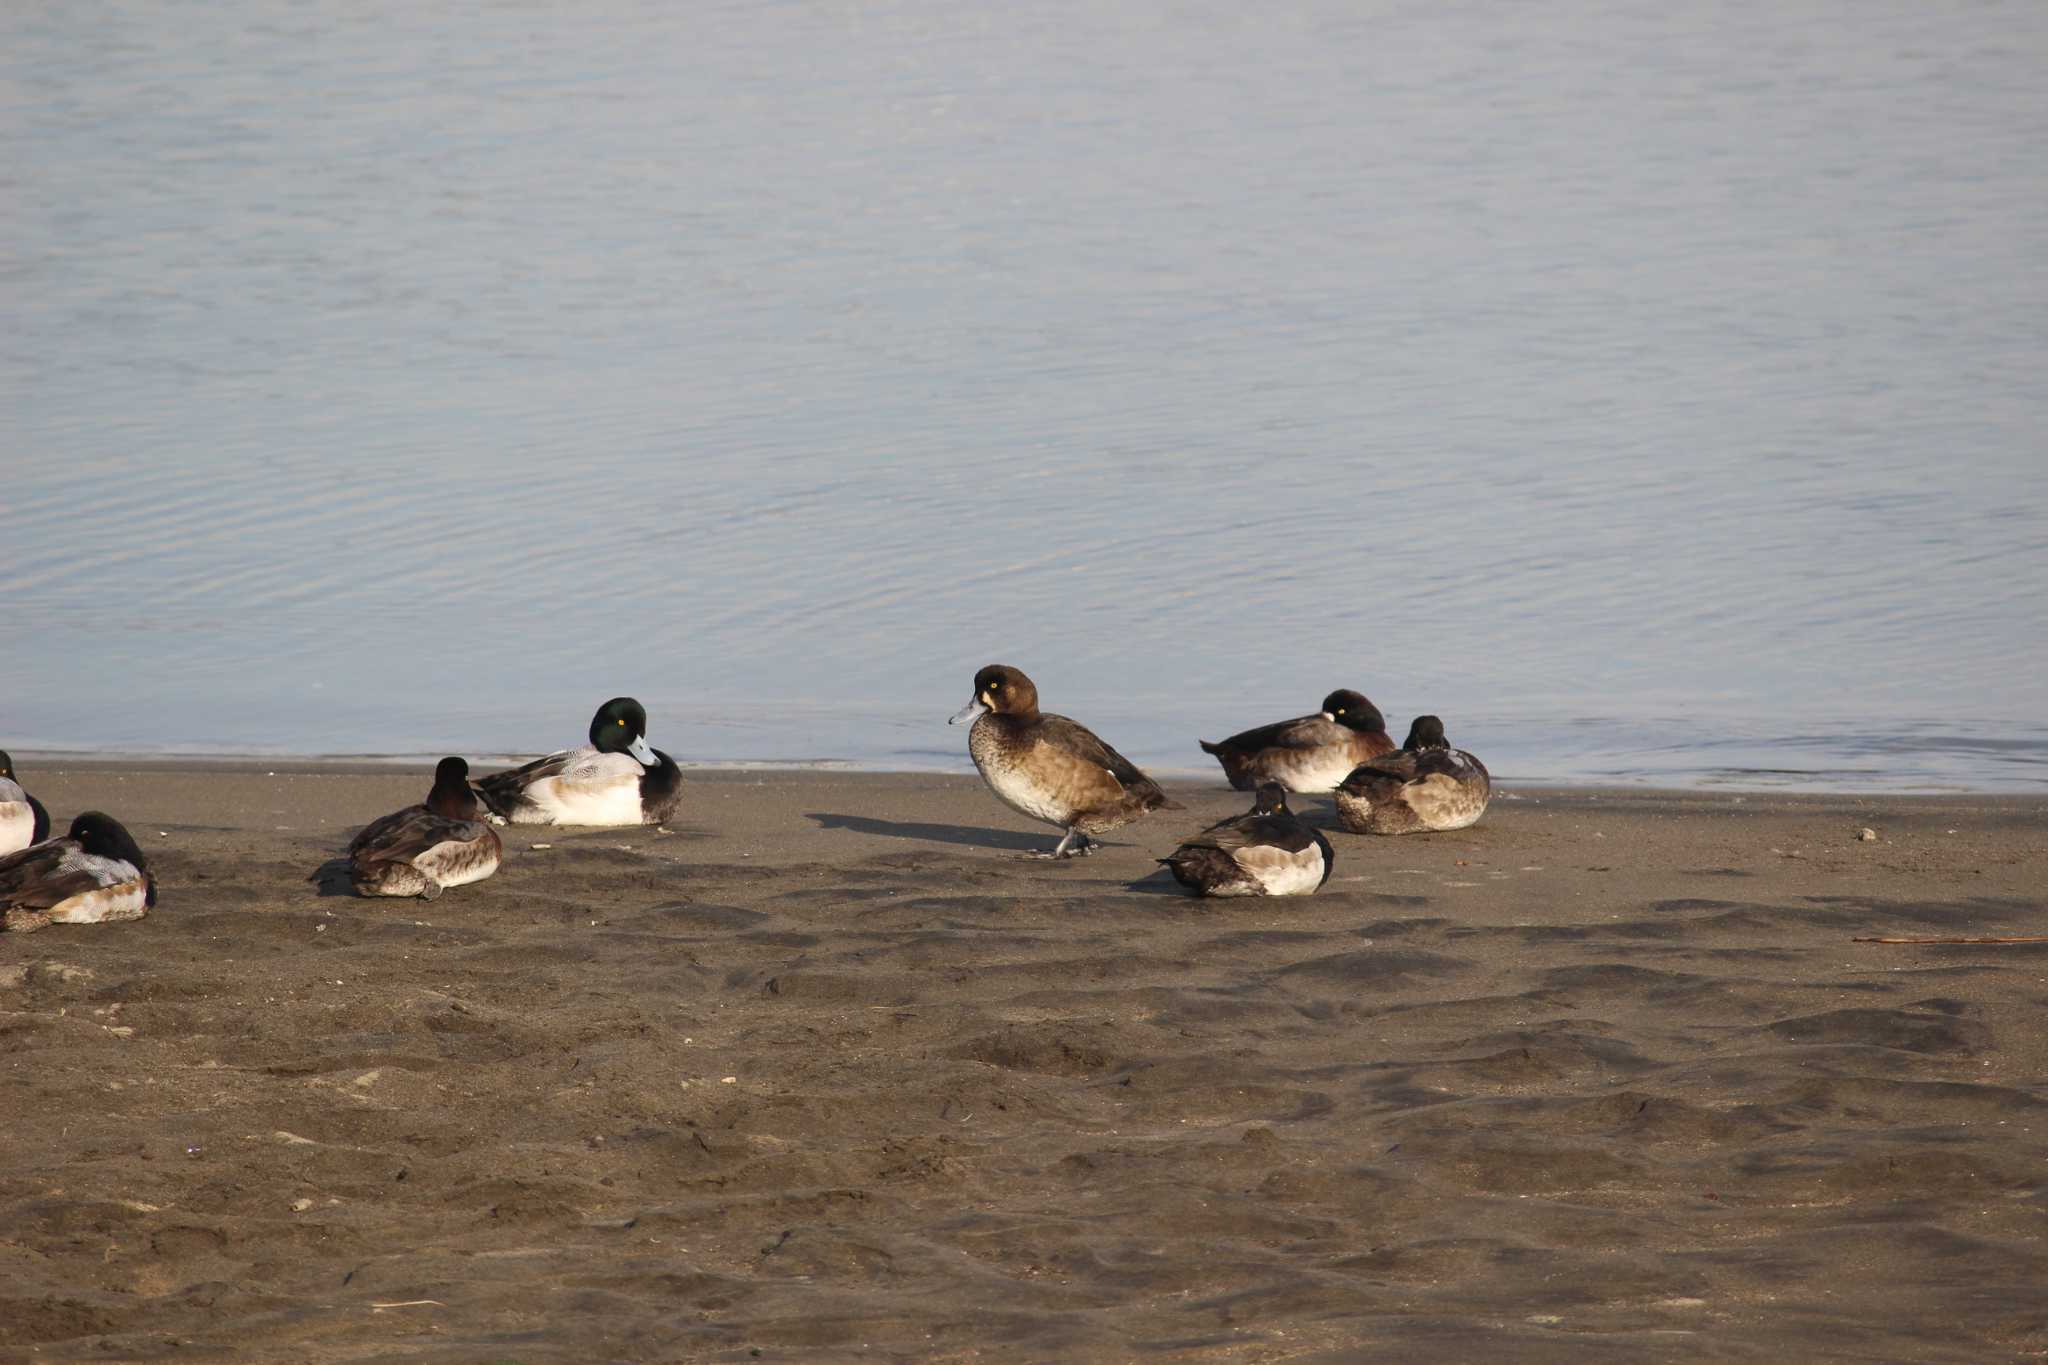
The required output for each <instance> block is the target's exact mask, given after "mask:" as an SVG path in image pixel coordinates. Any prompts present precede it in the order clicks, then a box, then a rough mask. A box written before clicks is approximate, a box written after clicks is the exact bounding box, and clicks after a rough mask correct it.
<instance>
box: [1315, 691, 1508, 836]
mask: <svg viewBox="0 0 2048 1365" xmlns="http://www.w3.org/2000/svg"><path fill="white" fill-rule="evenodd" d="M1492 794H1493V779H1492V778H1491V777H1489V776H1488V775H1487V772H1486V765H1485V764H1484V763H1481V762H1480V761H1479V760H1478V759H1476V758H1474V757H1473V756H1472V755H1471V754H1468V753H1466V752H1465V751H1464V750H1463V749H1453V748H1452V747H1451V742H1450V741H1449V740H1447V739H1445V738H1444V723H1443V721H1442V720H1441V719H1440V718H1438V717H1436V716H1417V717H1416V718H1415V723H1414V724H1412V725H1410V726H1409V727H1408V738H1407V740H1406V741H1405V742H1403V744H1402V745H1401V747H1400V748H1399V749H1397V750H1395V751H1394V752H1393V753H1390V754H1381V755H1380V756H1379V757H1378V758H1374V759H1369V760H1367V761H1366V762H1364V763H1361V764H1359V765H1358V767H1357V768H1355V769H1353V770H1352V772H1351V775H1350V776H1349V777H1346V778H1345V779H1344V780H1343V781H1342V782H1341V783H1339V784H1338V786H1337V797H1336V800H1337V819H1338V822H1339V823H1341V824H1342V825H1343V826H1344V828H1345V829H1348V830H1350V831H1351V832H1352V833H1353V834H1419V833H1422V832H1424V831H1428V830H1447V829H1463V828H1465V826H1467V825H1469V824H1471V823H1473V822H1474V821H1476V820H1477V819H1478V818H1479V817H1480V815H1482V814H1483V813H1484V812H1485V810H1486V802H1487V798H1488V797H1490V796H1491V795H1492Z"/></svg>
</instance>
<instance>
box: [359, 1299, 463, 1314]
mask: <svg viewBox="0 0 2048 1365" xmlns="http://www.w3.org/2000/svg"><path fill="white" fill-rule="evenodd" d="M428 1304H432V1305H433V1306H434V1307H436V1308H446V1307H447V1306H448V1305H447V1304H445V1303H443V1302H441V1301H440V1300H439V1299H407V1300H405V1301H404V1302H403V1303H373V1304H371V1305H370V1311H371V1312H373V1313H381V1312H383V1311H384V1310H385V1309H387V1308H424V1307H426V1306H427V1305H428Z"/></svg>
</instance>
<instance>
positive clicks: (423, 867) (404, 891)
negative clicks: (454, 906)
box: [348, 758, 503, 900]
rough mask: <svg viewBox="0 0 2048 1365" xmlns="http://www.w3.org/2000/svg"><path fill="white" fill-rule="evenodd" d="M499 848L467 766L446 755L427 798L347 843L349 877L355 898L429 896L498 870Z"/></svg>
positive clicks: (367, 827)
mask: <svg viewBox="0 0 2048 1365" xmlns="http://www.w3.org/2000/svg"><path fill="white" fill-rule="evenodd" d="M502 852H503V846H502V845H501V844H500V843H499V842H498V831H496V830H494V829H492V828H491V827H490V826H489V825H487V824H485V823H484V821H483V813H482V812H481V811H479V810H478V809H477V802H476V793H475V792H473V791H471V790H470V789H469V764H467V763H465V762H463V761H462V760H461V759H459V758H444V759H442V760H441V762H440V763H439V765H437V766H436V767H435V769H434V787H433V790H432V791H430V792H428V793H427V799H426V800H425V801H423V802H421V803H420V804H419V805H417V806H407V807H406V808H405V809H404V810H400V811H393V812H392V813H391V814H389V815H386V816H383V817H381V818H380V819H377V820H373V821H371V822H370V823H369V824H367V825H365V826H363V828H362V830H361V831H360V832H359V833H358V834H357V835H356V837H355V838H353V839H351V840H349V841H348V879H349V882H350V884H351V885H353V886H354V887H355V889H356V894H357V895H359V896H418V897H420V898H422V899H423V900H432V899H434V897H436V896H438V895H440V894H441V888H442V887H444V886H466V885H468V884H469V883H470V882H480V881H482V880H483V879H484V878H486V877H488V876H490V875H491V874H492V873H493V872H496V871H497V870H498V859H499V857H500V856H501V854H502Z"/></svg>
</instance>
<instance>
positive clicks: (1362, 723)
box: [1323, 687, 1387, 733]
mask: <svg viewBox="0 0 2048 1365" xmlns="http://www.w3.org/2000/svg"><path fill="white" fill-rule="evenodd" d="M1323 714H1324V715H1325V716H1327V717H1329V718H1330V719H1331V720H1334V721H1336V722H1337V724H1339V725H1341V726H1343V727H1344V728H1345V729H1347V730H1358V731H1361V732H1363V733H1371V732H1373V731H1377V730H1384V729H1386V728H1387V718H1386V717H1385V716H1383V715H1381V714H1380V708H1379V707H1377V706H1374V705H1373V704H1372V703H1371V702H1370V701H1367V700H1366V698H1365V694H1364V693H1362V692H1353V691H1352V690H1351V689H1350V688H1348V687H1340V688H1338V689H1337V690H1336V691H1335V692H1332V693H1331V694H1330V695H1329V696H1327V697H1324V698H1323Z"/></svg>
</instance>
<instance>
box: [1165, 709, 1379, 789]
mask: <svg viewBox="0 0 2048 1365" xmlns="http://www.w3.org/2000/svg"><path fill="white" fill-rule="evenodd" d="M1197 742H1198V743H1200V744H1201V746H1202V752H1203V753H1206V754H1214V755H1215V756H1216V761H1217V762H1219V763H1221V764H1222V765H1223V775H1224V776H1225V777H1228V778H1229V779H1230V785H1231V786H1232V787H1234V788H1236V789H1237V790H1238V791H1241V792H1242V791H1251V790H1252V789H1254V788H1255V787H1258V786H1259V785H1260V784H1261V783H1265V782H1278V783H1279V784H1280V785H1281V786H1283V787H1285V788H1286V789H1287V790H1289V791H1291V792H1326V791H1330V790H1332V789H1333V788H1335V787H1336V785H1337V784H1338V783H1339V782H1342V781H1343V780H1344V779H1345V777H1346V776H1347V775H1349V774H1350V772H1351V770H1352V769H1353V768H1356V767H1357V766H1358V765H1359V764H1361V763H1363V762H1365V761H1366V760H1367V759H1369V758H1374V757H1376V756H1378V755H1380V754H1384V753H1387V752H1389V751H1391V750H1392V749H1393V747H1394V737H1393V736H1392V735H1390V734H1388V733H1387V721H1386V717H1384V716H1382V715H1381V714H1380V709H1379V707H1377V706H1374V705H1373V704H1372V703H1371V702H1369V701H1367V700H1366V699H1365V697H1364V695H1363V694H1362V693H1358V692H1353V691H1352V690H1351V689H1350V688H1348V687H1340V688H1338V689H1337V690H1336V691H1335V692H1332V693H1331V694H1330V695H1329V696H1327V697H1324V698H1323V709H1322V710H1320V711H1318V712H1316V713H1315V714H1314V715H1311V716H1296V717H1295V718H1294V719H1293V720H1282V721H1275V722H1274V723H1273V724H1271V725H1261V726H1259V727H1258V728H1257V729H1255V730H1246V731H1245V732H1244V733H1243V734H1238V735H1232V736H1231V737H1230V738H1229V739H1226V740H1224V741H1222V742H1221V743H1219V744H1211V743H1210V742H1209V741H1208V740H1206V739H1204V740H1199V741H1197Z"/></svg>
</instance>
